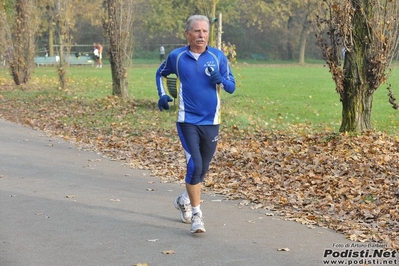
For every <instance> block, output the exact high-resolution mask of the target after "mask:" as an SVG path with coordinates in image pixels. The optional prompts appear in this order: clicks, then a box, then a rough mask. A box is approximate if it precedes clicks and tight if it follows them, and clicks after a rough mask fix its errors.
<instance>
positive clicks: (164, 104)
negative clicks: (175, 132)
mask: <svg viewBox="0 0 399 266" xmlns="http://www.w3.org/2000/svg"><path fill="white" fill-rule="evenodd" d="M168 102H173V100H172V98H170V97H169V95H166V94H165V95H162V96H161V98H159V100H158V108H159V111H162V110H163V109H165V110H169V104H168Z"/></svg>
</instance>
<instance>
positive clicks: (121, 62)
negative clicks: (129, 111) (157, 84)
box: [103, 0, 135, 98]
mask: <svg viewBox="0 0 399 266" xmlns="http://www.w3.org/2000/svg"><path fill="white" fill-rule="evenodd" d="M104 4H105V7H106V11H107V12H106V13H107V14H106V15H107V16H106V17H105V18H104V21H103V26H104V29H105V30H106V32H107V36H108V39H109V47H108V54H109V56H110V58H109V61H110V64H111V72H112V95H117V96H120V97H122V98H127V97H128V96H129V95H128V71H127V70H128V67H129V66H130V64H131V60H132V47H133V43H132V40H133V39H132V34H131V32H132V28H133V13H134V10H135V9H134V7H135V1H132V0H130V1H127V0H106V1H104Z"/></svg>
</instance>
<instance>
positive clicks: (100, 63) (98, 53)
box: [93, 43, 103, 68]
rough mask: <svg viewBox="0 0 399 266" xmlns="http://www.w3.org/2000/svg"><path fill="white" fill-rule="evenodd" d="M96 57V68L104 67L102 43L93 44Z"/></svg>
mask: <svg viewBox="0 0 399 266" xmlns="http://www.w3.org/2000/svg"><path fill="white" fill-rule="evenodd" d="M93 46H94V56H95V57H96V59H97V60H96V61H97V62H96V68H102V67H103V46H102V45H101V44H100V43H93Z"/></svg>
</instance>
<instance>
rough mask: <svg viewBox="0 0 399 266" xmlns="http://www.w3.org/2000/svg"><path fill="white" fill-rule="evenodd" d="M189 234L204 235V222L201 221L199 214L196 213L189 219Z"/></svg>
mask: <svg viewBox="0 0 399 266" xmlns="http://www.w3.org/2000/svg"><path fill="white" fill-rule="evenodd" d="M190 232H191V233H193V234H196V233H205V232H206V230H205V227H204V222H203V221H202V216H201V215H200V214H199V213H196V214H194V215H193V217H192V218H191V230H190Z"/></svg>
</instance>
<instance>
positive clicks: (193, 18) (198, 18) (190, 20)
mask: <svg viewBox="0 0 399 266" xmlns="http://www.w3.org/2000/svg"><path fill="white" fill-rule="evenodd" d="M194 21H206V22H207V23H208V29H209V19H208V17H207V16H204V15H192V16H191V17H189V18H188V19H187V24H186V31H189V30H190V29H191V28H192V25H193V22H194Z"/></svg>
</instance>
